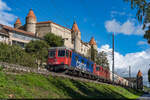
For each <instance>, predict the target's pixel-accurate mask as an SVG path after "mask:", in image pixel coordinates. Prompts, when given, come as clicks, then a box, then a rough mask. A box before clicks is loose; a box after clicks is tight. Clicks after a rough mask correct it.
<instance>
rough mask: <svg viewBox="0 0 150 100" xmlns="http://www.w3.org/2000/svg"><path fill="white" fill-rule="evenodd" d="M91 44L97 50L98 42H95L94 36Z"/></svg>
mask: <svg viewBox="0 0 150 100" xmlns="http://www.w3.org/2000/svg"><path fill="white" fill-rule="evenodd" d="M89 44H90V45H91V46H93V48H94V49H95V50H97V44H96V42H95V40H94V37H92V38H91V40H90V42H89Z"/></svg>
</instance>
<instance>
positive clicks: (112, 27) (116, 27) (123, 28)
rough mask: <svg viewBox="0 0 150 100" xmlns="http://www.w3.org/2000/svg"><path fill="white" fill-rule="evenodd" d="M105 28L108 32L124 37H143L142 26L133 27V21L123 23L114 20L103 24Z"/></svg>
mask: <svg viewBox="0 0 150 100" xmlns="http://www.w3.org/2000/svg"><path fill="white" fill-rule="evenodd" d="M105 28H106V30H107V31H108V32H115V33H117V34H125V35H132V34H134V35H143V34H144V31H143V30H142V25H135V21H134V19H132V20H127V21H126V22H124V23H120V22H119V21H116V19H113V20H108V21H106V22H105Z"/></svg>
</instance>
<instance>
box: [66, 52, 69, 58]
mask: <svg viewBox="0 0 150 100" xmlns="http://www.w3.org/2000/svg"><path fill="white" fill-rule="evenodd" d="M66 57H67V58H68V57H69V51H68V50H66Z"/></svg>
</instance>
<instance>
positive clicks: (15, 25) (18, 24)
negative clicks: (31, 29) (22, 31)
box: [14, 18, 22, 28]
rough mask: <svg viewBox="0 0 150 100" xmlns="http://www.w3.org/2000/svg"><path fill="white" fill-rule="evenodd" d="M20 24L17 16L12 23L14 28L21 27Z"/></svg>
mask: <svg viewBox="0 0 150 100" xmlns="http://www.w3.org/2000/svg"><path fill="white" fill-rule="evenodd" d="M21 26H22V25H21V21H20V19H19V18H17V20H16V22H15V24H14V28H19V27H21Z"/></svg>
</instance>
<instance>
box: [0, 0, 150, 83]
mask: <svg viewBox="0 0 150 100" xmlns="http://www.w3.org/2000/svg"><path fill="white" fill-rule="evenodd" d="M31 8H32V9H33V11H34V13H35V15H36V17H37V21H38V22H40V21H48V20H50V21H53V22H55V23H57V24H60V25H62V26H65V27H67V28H70V29H71V28H72V25H73V22H74V21H76V22H77V24H78V27H79V30H80V31H81V36H82V37H81V38H82V40H83V41H84V42H89V40H90V39H91V37H92V36H93V37H94V38H95V40H96V42H97V45H98V50H99V51H105V52H106V53H107V54H108V60H109V63H110V69H111V64H112V60H111V59H112V56H111V50H112V33H114V34H115V72H116V73H118V74H119V75H121V76H128V67H129V66H131V73H132V76H133V77H135V76H136V74H137V72H138V70H141V71H142V73H143V75H144V84H145V85H147V71H148V69H149V68H150V65H149V64H150V45H148V44H147V41H146V39H144V38H143V34H144V30H142V23H139V22H138V21H137V18H136V9H134V10H133V9H131V7H130V3H125V2H123V0H0V23H1V24H5V25H8V26H12V27H13V24H14V22H15V21H16V19H17V18H20V19H21V22H22V24H24V23H25V17H26V16H27V14H28V12H29V10H30V9H31Z"/></svg>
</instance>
